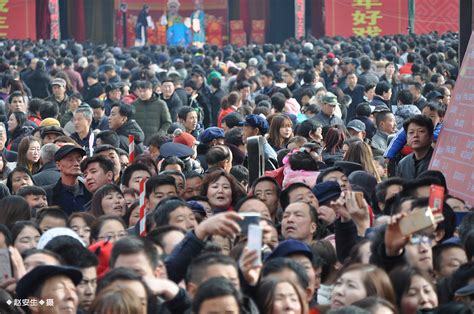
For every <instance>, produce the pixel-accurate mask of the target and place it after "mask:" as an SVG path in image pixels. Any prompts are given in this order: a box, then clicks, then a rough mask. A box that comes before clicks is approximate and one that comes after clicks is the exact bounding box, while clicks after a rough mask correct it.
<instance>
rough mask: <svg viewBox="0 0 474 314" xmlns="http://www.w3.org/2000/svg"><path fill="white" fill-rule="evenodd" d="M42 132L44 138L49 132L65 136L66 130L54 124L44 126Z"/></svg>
mask: <svg viewBox="0 0 474 314" xmlns="http://www.w3.org/2000/svg"><path fill="white" fill-rule="evenodd" d="M40 134H41V139H44V138H45V136H46V135H47V134H57V135H59V136H64V131H63V129H62V128H60V127H57V126H55V125H52V126H45V127H44V128H42V129H41V132H40Z"/></svg>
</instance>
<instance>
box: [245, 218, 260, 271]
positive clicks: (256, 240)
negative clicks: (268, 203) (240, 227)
mask: <svg viewBox="0 0 474 314" xmlns="http://www.w3.org/2000/svg"><path fill="white" fill-rule="evenodd" d="M247 248H248V249H249V250H252V251H253V250H255V251H257V253H258V254H257V256H258V258H257V260H256V261H255V262H254V264H253V265H254V266H260V265H262V254H261V251H262V227H260V225H254V224H251V225H249V226H248V233H247Z"/></svg>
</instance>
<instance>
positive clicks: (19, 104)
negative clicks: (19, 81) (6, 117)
mask: <svg viewBox="0 0 474 314" xmlns="http://www.w3.org/2000/svg"><path fill="white" fill-rule="evenodd" d="M8 110H9V111H10V112H23V113H24V114H26V113H27V111H28V110H27V108H26V102H25V97H24V96H23V95H22V94H21V92H18V91H16V92H13V93H12V94H11V95H10V96H9V97H8Z"/></svg>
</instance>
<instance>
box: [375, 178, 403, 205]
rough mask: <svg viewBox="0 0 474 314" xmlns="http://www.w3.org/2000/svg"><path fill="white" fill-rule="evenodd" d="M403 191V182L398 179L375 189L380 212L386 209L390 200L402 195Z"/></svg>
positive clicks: (386, 181) (384, 182)
mask: <svg viewBox="0 0 474 314" xmlns="http://www.w3.org/2000/svg"><path fill="white" fill-rule="evenodd" d="M402 189H403V180H402V179H400V178H397V177H393V178H389V179H387V180H385V181H382V182H381V183H379V184H377V185H376V187H375V197H376V199H377V204H378V206H379V208H380V210H382V211H383V210H384V209H385V204H386V202H387V200H388V199H390V198H392V197H393V196H395V195H396V194H398V193H400V192H401V191H402Z"/></svg>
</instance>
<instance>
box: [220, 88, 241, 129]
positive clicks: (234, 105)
mask: <svg viewBox="0 0 474 314" xmlns="http://www.w3.org/2000/svg"><path fill="white" fill-rule="evenodd" d="M239 107H240V94H239V93H237V92H232V93H230V94H229V95H228V96H226V97H224V98H223V99H222V101H221V111H220V113H219V118H218V119H217V126H218V127H219V128H222V119H224V117H225V116H227V115H228V114H229V113H231V112H234V111H237V109H238V108H239Z"/></svg>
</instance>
